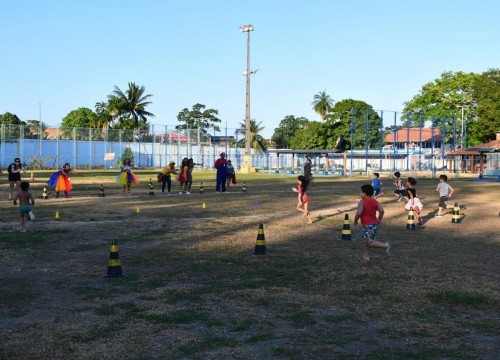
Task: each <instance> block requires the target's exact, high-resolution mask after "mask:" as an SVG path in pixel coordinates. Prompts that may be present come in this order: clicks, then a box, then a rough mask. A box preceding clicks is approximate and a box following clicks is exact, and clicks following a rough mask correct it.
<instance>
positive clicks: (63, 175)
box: [47, 163, 83, 198]
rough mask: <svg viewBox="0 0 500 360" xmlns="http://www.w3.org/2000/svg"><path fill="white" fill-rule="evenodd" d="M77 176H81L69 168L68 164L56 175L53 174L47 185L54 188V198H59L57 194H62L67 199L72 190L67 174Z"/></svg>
mask: <svg viewBox="0 0 500 360" xmlns="http://www.w3.org/2000/svg"><path fill="white" fill-rule="evenodd" d="M71 173H73V174H77V175H79V176H83V175H82V174H80V173H77V172H76V171H75V170H73V169H72V168H71V165H70V164H69V163H66V164H64V166H63V167H62V168H61V169H60V170H59V171H58V172H56V173H54V174H53V175H52V176H51V177H50V179H49V181H47V185H49V186H52V187H55V189H56V198H59V192H61V191H63V192H64V197H65V198H68V197H69V192H70V191H71V190H73V186H72V185H71V182H70V181H69V174H71Z"/></svg>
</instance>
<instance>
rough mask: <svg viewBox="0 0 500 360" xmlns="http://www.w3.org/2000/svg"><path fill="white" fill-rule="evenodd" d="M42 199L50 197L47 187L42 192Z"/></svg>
mask: <svg viewBox="0 0 500 360" xmlns="http://www.w3.org/2000/svg"><path fill="white" fill-rule="evenodd" d="M42 199H43V200H48V199H49V194H47V188H46V187H44V188H43V193H42Z"/></svg>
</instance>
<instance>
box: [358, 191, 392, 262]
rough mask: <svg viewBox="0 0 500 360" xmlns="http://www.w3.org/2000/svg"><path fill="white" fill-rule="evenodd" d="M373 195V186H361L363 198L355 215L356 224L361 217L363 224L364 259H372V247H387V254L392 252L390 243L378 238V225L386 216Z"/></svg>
mask: <svg viewBox="0 0 500 360" xmlns="http://www.w3.org/2000/svg"><path fill="white" fill-rule="evenodd" d="M372 196H373V186H371V185H363V186H361V194H360V197H361V200H360V201H359V203H358V210H357V211H356V216H355V217H354V225H358V221H359V220H360V219H361V225H362V226H363V235H362V238H363V240H364V242H365V244H364V246H363V249H364V254H363V256H362V257H361V259H362V260H364V261H370V248H381V249H385V253H386V254H387V255H389V254H390V252H391V244H390V243H388V242H385V243H383V242H380V241H377V240H376V238H377V232H378V225H379V224H380V222H381V221H382V218H383V217H384V209H383V208H382V205H381V204H380V203H379V202H378V201H377V200H375V199H373V198H372ZM377 211H378V217H377Z"/></svg>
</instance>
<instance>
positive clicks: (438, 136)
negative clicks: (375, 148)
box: [385, 128, 443, 143]
mask: <svg viewBox="0 0 500 360" xmlns="http://www.w3.org/2000/svg"><path fill="white" fill-rule="evenodd" d="M408 130H409V131H408ZM420 130H422V131H420ZM408 133H409V135H410V136H409V140H408ZM420 133H422V135H420ZM420 137H422V142H428V141H432V129H431V128H422V129H420V128H409V129H408V128H405V129H400V130H398V131H396V133H392V134H387V135H386V137H385V142H388V143H395V142H398V143H406V142H413V143H419V142H420ZM441 140H443V135H442V133H441V131H440V130H439V129H434V141H441Z"/></svg>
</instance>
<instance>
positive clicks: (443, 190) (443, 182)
mask: <svg viewBox="0 0 500 360" xmlns="http://www.w3.org/2000/svg"><path fill="white" fill-rule="evenodd" d="M447 181H448V176H446V175H439V184H438V186H437V188H436V190H435V191H436V192H439V210H438V213H437V214H436V217H443V210H445V209H446V208H447V204H446V201H448V199H449V198H451V195H453V191H454V190H453V188H452V187H451V186H450V185H449V184H448V183H447Z"/></svg>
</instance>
